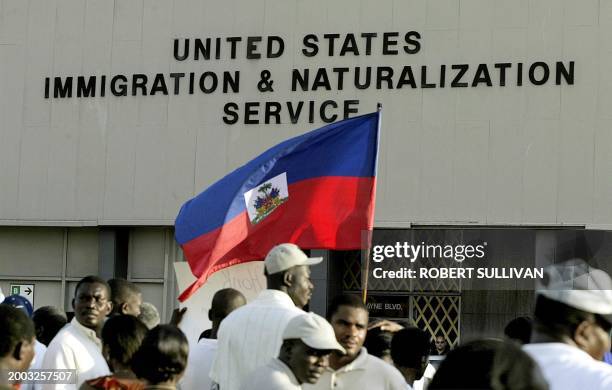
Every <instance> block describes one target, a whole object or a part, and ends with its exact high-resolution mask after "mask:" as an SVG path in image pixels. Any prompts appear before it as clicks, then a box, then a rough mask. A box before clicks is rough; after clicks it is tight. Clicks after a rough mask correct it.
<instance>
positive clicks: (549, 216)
mask: <svg viewBox="0 0 612 390" xmlns="http://www.w3.org/2000/svg"><path fill="white" fill-rule="evenodd" d="M559 123H560V122H559V120H544V119H537V120H528V121H527V124H526V126H525V132H524V134H523V153H524V154H523V188H522V190H523V199H522V211H523V216H522V221H523V222H527V223H533V224H554V223H556V222H557V211H558V196H559V194H558V168H557V164H558V162H559V155H558V150H559V134H558V128H559Z"/></svg>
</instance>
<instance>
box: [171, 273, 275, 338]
mask: <svg viewBox="0 0 612 390" xmlns="http://www.w3.org/2000/svg"><path fill="white" fill-rule="evenodd" d="M263 266H264V263H263V261H251V262H248V263H243V264H238V265H234V266H231V267H229V268H225V269H223V270H221V271H218V272H215V273H214V274H213V275H212V276H211V277H210V278H208V280H207V281H206V283H205V284H204V285H203V286H202V287H200V289H199V290H198V291H196V292H195V293H194V294H193V295H192V296H191V297H190V298H189V299H187V300H186V301H185V302H183V303H182V304H181V305H180V306H181V307H186V308H187V313H185V316H184V317H183V320H182V321H181V323H180V328H181V329H182V330H183V332H184V333H185V335H186V336H187V340H189V344H190V345H194V344H195V343H197V341H198V338H199V336H200V334H201V333H202V332H203V331H204V330H206V329H209V328H210V327H211V325H212V323H211V321H210V320H209V319H208V310H210V304H211V302H212V297H213V295H214V294H215V293H216V292H217V291H219V290H221V289H224V288H228V287H231V288H234V289H236V290H238V291H240V292H241V293H243V294H244V296H245V297H246V299H247V302H250V301H252V300H253V299H254V298H255V297H256V296H257V294H259V292H260V291H261V290H263V289H265V288H266V278H265V277H264V274H263ZM174 272H175V273H176V280H177V284H178V289H179V291H184V290H185V289H186V288H187V287H188V286H189V285H190V284H191V283H193V282H194V281H195V280H196V278H195V276H193V274H192V273H191V269H190V268H189V264H187V262H177V263H174Z"/></svg>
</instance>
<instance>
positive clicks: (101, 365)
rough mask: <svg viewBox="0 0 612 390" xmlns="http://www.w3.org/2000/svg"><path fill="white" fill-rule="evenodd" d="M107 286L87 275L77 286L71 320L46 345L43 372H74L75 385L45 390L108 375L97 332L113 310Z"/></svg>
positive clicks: (50, 385)
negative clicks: (55, 370) (60, 370)
mask: <svg viewBox="0 0 612 390" xmlns="http://www.w3.org/2000/svg"><path fill="white" fill-rule="evenodd" d="M110 299H111V298H110V287H109V286H108V284H107V283H106V281H104V280H103V279H101V278H99V277H97V276H86V277H85V278H83V279H81V280H80V281H79V282H78V283H77V286H76V289H75V293H74V299H73V300H72V307H73V308H74V318H73V319H72V321H70V323H69V324H68V325H66V326H65V327H64V328H63V329H62V330H61V331H60V332H59V333H58V334H57V335H56V336H55V338H54V339H53V340H52V341H51V343H49V347H48V348H47V352H46V353H45V358H44V360H43V368H44V369H74V370H76V385H75V384H69V385H68V384H56V385H54V384H47V385H45V386H44V387H43V388H44V389H78V388H79V386H81V384H82V383H83V382H84V381H86V380H87V379H92V378H97V377H99V376H104V375H109V374H110V371H109V369H108V365H107V363H106V360H104V357H103V356H102V342H101V340H100V338H99V337H100V332H101V331H102V326H103V325H104V319H105V318H106V316H107V315H108V314H109V313H110V312H111V310H112V302H111V300H110Z"/></svg>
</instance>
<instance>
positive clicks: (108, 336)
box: [102, 314, 148, 366]
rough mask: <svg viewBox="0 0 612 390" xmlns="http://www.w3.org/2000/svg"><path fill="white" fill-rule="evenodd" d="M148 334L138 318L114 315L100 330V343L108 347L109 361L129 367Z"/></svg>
mask: <svg viewBox="0 0 612 390" xmlns="http://www.w3.org/2000/svg"><path fill="white" fill-rule="evenodd" d="M147 332H148V329H147V327H146V326H145V324H143V323H142V322H141V321H140V320H139V319H138V318H136V317H134V316H130V315H123V314H122V315H116V316H113V317H111V318H109V319H108V321H106V323H105V324H104V328H102V343H103V344H104V345H107V346H108V354H109V357H110V359H114V360H115V361H117V362H118V363H121V364H122V365H124V366H130V363H131V361H132V356H134V354H135V353H136V351H138V349H139V348H140V345H141V344H142V340H143V339H144V338H145V336H146V334H147Z"/></svg>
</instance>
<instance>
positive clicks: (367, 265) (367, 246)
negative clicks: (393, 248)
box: [361, 102, 382, 305]
mask: <svg viewBox="0 0 612 390" xmlns="http://www.w3.org/2000/svg"><path fill="white" fill-rule="evenodd" d="M376 111H377V112H378V123H377V126H378V129H377V132H376V161H375V163H374V164H375V165H374V166H375V170H378V152H379V150H380V122H381V119H382V103H380V102H378V103H376ZM374 190H375V189H374ZM372 215H373V214H372ZM373 234H374V221H373V218H372V226H371V230H369V231H367V232H366V234H364V241H365V242H364V244H365V245H364V247H365V251H364V252H365V253H364V258H363V259H364V262H365V270H364V272H363V274H362V276H361V281H362V283H361V285H362V286H363V291H362V299H363V304H364V305H365V304H366V301H367V299H368V275H369V274H370V249H371V247H372V236H373Z"/></svg>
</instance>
